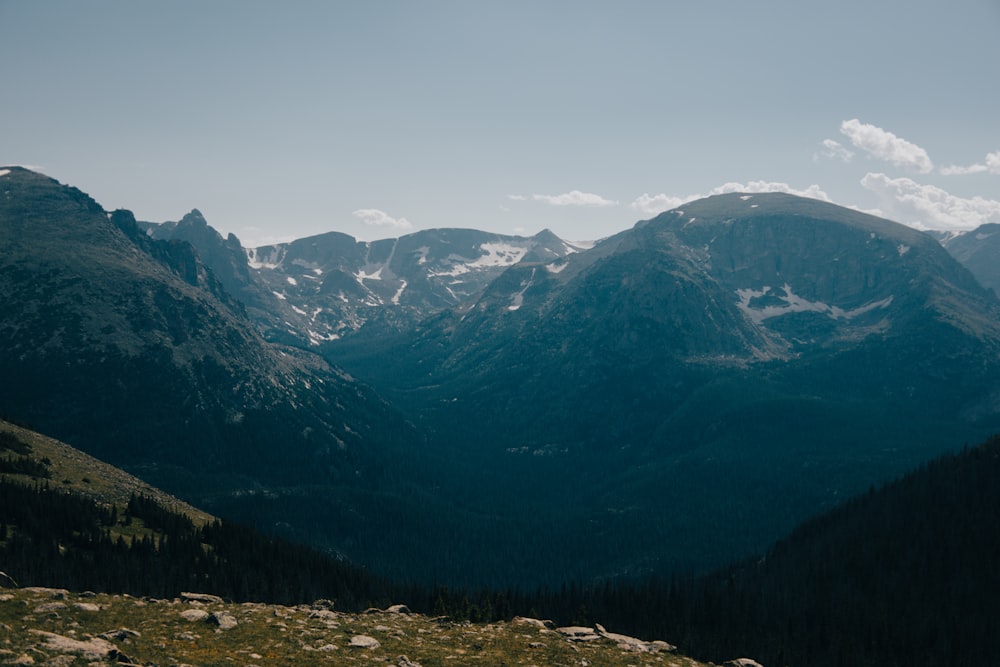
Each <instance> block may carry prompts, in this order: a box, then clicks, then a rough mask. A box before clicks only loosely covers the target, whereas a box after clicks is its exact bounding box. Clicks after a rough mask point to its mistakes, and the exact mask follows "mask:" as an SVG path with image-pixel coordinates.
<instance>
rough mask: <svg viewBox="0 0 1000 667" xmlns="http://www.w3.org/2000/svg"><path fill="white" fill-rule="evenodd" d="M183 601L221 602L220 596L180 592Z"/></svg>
mask: <svg viewBox="0 0 1000 667" xmlns="http://www.w3.org/2000/svg"><path fill="white" fill-rule="evenodd" d="M181 600H183V601H184V602H204V603H206V604H222V598H220V597H219V596H218V595H210V594H208V593H181Z"/></svg>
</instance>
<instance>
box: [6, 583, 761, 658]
mask: <svg viewBox="0 0 1000 667" xmlns="http://www.w3.org/2000/svg"><path fill="white" fill-rule="evenodd" d="M0 628H3V629H4V630H6V632H7V636H8V637H9V639H8V641H7V643H6V644H5V645H4V646H3V647H2V648H0V655H4V656H9V659H10V660H14V661H17V660H20V661H21V662H16V663H14V664H33V663H28V662H24V660H26V659H32V660H59V661H60V662H59V663H58V664H61V665H77V664H79V665H85V664H94V662H99V663H100V664H105V663H108V662H113V663H115V664H137V665H138V664H141V665H148V666H150V667H155V666H156V665H163V666H166V665H177V664H196V665H204V664H228V662H229V661H240V662H239V663H238V664H258V665H276V664H281V665H289V666H294V665H303V666H305V665H309V666H311V665H344V664H355V663H359V664H369V663H373V662H374V663H376V664H388V665H394V666H396V667H438V666H442V665H455V664H471V663H475V664H489V665H538V664H542V665H560V664H565V665H569V664H572V665H591V666H592V667H618V666H619V665H623V664H643V665H663V666H664V667H698V666H699V665H703V664H704V663H700V662H697V661H695V660H691V659H690V658H686V657H684V656H683V655H680V654H677V653H674V652H673V647H671V646H670V645H669V644H667V643H666V642H663V641H655V642H645V641H640V640H637V639H634V638H631V637H627V636H624V635H620V634H617V633H612V632H608V631H606V630H604V629H603V628H599V629H598V628H581V627H565V628H556V627H555V626H553V625H552V624H551V623H549V625H548V626H546V625H545V624H544V623H543V622H542V621H537V620H535V619H528V618H515V619H513V620H512V621H508V622H498V623H492V624H470V623H456V622H452V621H449V620H447V619H445V618H440V617H437V618H431V617H427V616H422V615H418V614H411V613H409V611H408V610H407V609H406V608H405V607H402V608H401V607H393V608H390V609H389V610H386V611H378V610H374V609H373V610H371V613H364V614H348V613H344V612H340V611H336V610H335V608H334V607H333V603H331V602H330V601H318V602H317V603H316V604H313V605H299V606H293V607H285V606H276V605H264V604H257V603H246V604H232V603H225V602H223V601H222V600H221V599H220V598H213V597H211V596H181V597H178V598H174V599H169V600H140V599H137V598H132V597H128V596H113V595H93V594H82V595H81V594H75V593H69V592H68V591H65V590H59V589H51V588H48V589H46V588H34V589H21V590H13V591H3V592H0ZM747 664H752V663H747Z"/></svg>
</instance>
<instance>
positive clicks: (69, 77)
mask: <svg viewBox="0 0 1000 667" xmlns="http://www.w3.org/2000/svg"><path fill="white" fill-rule="evenodd" d="M998 35H1000V0H952V1H951V2H947V3H946V2H941V1H937V2H928V1H926V0H907V1H905V2H904V1H897V0H879V1H874V2H873V1H872V0H863V1H856V0H845V1H841V2H823V3H815V2H806V1H803V0H797V1H795V2H792V1H784V0H781V1H766V0H760V1H758V2H745V1H744V2H738V1H721V0H700V1H697V2H694V1H692V2H679V1H674V2H670V1H667V0H663V1H660V2H647V1H630V0H621V1H618V2H613V3H612V2H586V1H578V2H544V1H535V2H519V1H516V0H508V1H506V2H503V3H499V2H491V3H486V2H473V1H471V0H470V1H463V2H458V1H455V2H441V1H437V2H418V1H411V2H404V1H388V0H386V1H382V0H369V1H365V2H294V1H293V2H282V3H278V2H256V1H248V0H239V1H222V0H218V1H212V0H207V1H187V0H174V1H171V2H144V1H136V0H91V1H89V2H78V1H63V2H58V1H47V0H38V1H29V0H0V44H2V45H3V47H2V52H0V53H2V56H0V67H2V71H3V75H2V77H0V164H7V165H9V164H20V165H25V166H29V167H32V168H36V169H38V170H39V171H42V172H44V173H46V174H48V175H49V176H52V177H53V178H56V179H57V180H59V181H61V182H64V183H68V184H70V185H74V186H76V187H79V188H80V189H82V190H84V191H85V192H87V193H89V194H90V195H92V196H93V197H94V198H95V199H97V200H98V202H100V203H101V204H102V205H103V206H104V207H105V208H107V209H114V208H127V209H130V210H132V211H133V212H135V214H136V216H137V217H138V218H139V219H143V220H152V221H164V220H176V219H179V218H180V217H181V216H182V215H184V213H186V212H187V211H188V210H190V209H192V208H198V209H200V210H201V211H202V212H203V213H204V215H205V217H206V218H207V219H208V221H209V223H210V224H212V225H213V226H214V227H216V228H217V229H219V230H220V231H222V232H223V233H228V232H233V233H235V234H236V235H237V236H239V237H240V239H241V240H242V241H243V242H244V245H248V246H253V245H261V244H265V243H270V242H274V241H277V240H290V239H292V238H300V237H304V236H309V235H312V234H319V233H323V232H326V231H333V230H336V231H342V232H345V233H348V234H352V235H354V236H357V237H359V238H362V239H375V238H384V237H391V236H399V235H401V234H404V233H407V232H410V231H415V230H417V229H421V228H430V227H475V228H479V229H487V230H490V231H496V232H502V233H520V234H533V233H535V232H537V231H540V230H541V229H543V228H546V227H548V228H550V229H552V230H553V231H554V232H556V233H557V234H558V235H560V236H562V237H563V238H566V239H570V240H585V239H595V238H599V237H602V236H607V235H609V234H612V233H614V232H617V231H620V230H622V229H625V228H627V227H630V226H631V225H632V224H634V223H635V221H636V220H639V219H643V218H648V217H651V216H652V215H654V214H655V213H656V211H657V210H661V209H664V208H670V207H672V206H674V205H677V204H679V203H681V202H683V201H684V200H686V199H689V198H692V197H697V196H703V195H707V194H711V193H713V192H719V191H725V190H733V189H741V190H766V189H788V190H791V191H795V192H801V193H808V194H811V195H813V196H817V197H820V198H826V199H829V200H831V201H834V202H836V203H838V204H843V205H848V206H854V207H857V208H861V209H863V210H869V211H876V212H880V213H882V214H883V215H886V216H887V217H890V218H893V219H896V220H899V221H901V222H906V223H908V224H913V225H916V226H922V227H926V228H937V229H943V228H949V229H968V228H972V227H975V226H977V225H979V224H982V223H983V222H987V221H993V222H1000V39H998Z"/></svg>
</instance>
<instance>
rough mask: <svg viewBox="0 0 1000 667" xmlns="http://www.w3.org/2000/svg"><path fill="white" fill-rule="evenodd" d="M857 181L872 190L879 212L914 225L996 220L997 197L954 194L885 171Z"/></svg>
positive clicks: (959, 226) (959, 225)
mask: <svg viewBox="0 0 1000 667" xmlns="http://www.w3.org/2000/svg"><path fill="white" fill-rule="evenodd" d="M861 185H862V186H863V187H864V188H865V189H867V190H870V191H871V192H874V193H875V194H876V195H877V196H878V198H879V201H880V211H879V212H880V213H881V214H882V215H883V216H885V217H888V218H891V219H893V220H898V221H899V222H902V223H904V224H908V225H911V226H913V227H916V228H917V229H938V230H964V229H972V228H975V227H978V226H979V225H982V224H986V223H988V222H1000V201H996V200H993V199H985V198H983V197H972V198H965V197H958V196H955V195H953V194H951V193H950V192H948V191H946V190H943V189H941V188H939V187H937V186H934V185H926V184H921V183H917V182H916V181H914V180H912V179H909V178H890V177H889V176H886V175H885V174H872V173H869V174H866V175H865V177H864V178H862V179H861Z"/></svg>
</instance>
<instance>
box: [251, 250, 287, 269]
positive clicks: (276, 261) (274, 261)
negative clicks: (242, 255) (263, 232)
mask: <svg viewBox="0 0 1000 667" xmlns="http://www.w3.org/2000/svg"><path fill="white" fill-rule="evenodd" d="M245 250H246V253H247V263H248V264H249V265H250V268H251V269H277V268H278V267H280V266H281V263H282V262H283V261H284V259H285V249H284V248H282V247H279V246H265V247H264V248H245ZM262 251H264V252H262Z"/></svg>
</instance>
